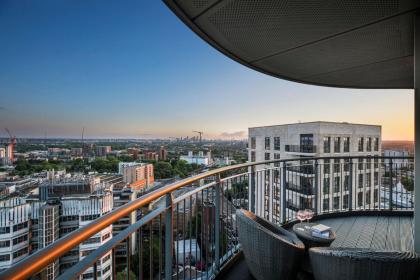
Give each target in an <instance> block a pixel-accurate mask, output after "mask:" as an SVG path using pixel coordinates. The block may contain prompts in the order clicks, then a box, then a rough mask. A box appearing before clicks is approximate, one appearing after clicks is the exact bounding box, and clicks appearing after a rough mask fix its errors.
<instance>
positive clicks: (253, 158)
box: [251, 151, 255, 162]
mask: <svg viewBox="0 0 420 280" xmlns="http://www.w3.org/2000/svg"><path fill="white" fill-rule="evenodd" d="M251 161H252V162H255V151H252V152H251Z"/></svg>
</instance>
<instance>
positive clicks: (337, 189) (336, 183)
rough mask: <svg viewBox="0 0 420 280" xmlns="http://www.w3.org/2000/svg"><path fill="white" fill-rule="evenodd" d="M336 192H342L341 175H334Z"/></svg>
mask: <svg viewBox="0 0 420 280" xmlns="http://www.w3.org/2000/svg"><path fill="white" fill-rule="evenodd" d="M334 192H335V193H338V192H340V177H339V176H336V177H334Z"/></svg>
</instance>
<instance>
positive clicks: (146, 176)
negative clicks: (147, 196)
mask: <svg viewBox="0 0 420 280" xmlns="http://www.w3.org/2000/svg"><path fill="white" fill-rule="evenodd" d="M118 173H119V174H121V175H122V176H123V180H124V182H126V183H127V184H129V187H130V188H132V189H134V190H143V189H145V188H150V187H152V186H153V183H154V181H155V180H154V172H153V164H148V163H140V162H120V163H119V164H118Z"/></svg>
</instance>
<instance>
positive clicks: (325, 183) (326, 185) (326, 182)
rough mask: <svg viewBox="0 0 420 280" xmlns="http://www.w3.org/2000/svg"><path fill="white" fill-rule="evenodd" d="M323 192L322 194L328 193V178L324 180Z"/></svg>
mask: <svg viewBox="0 0 420 280" xmlns="http://www.w3.org/2000/svg"><path fill="white" fill-rule="evenodd" d="M323 192H324V194H329V193H330V178H329V177H327V178H324V186H323Z"/></svg>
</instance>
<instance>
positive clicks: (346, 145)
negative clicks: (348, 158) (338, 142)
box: [343, 137, 350, 153]
mask: <svg viewBox="0 0 420 280" xmlns="http://www.w3.org/2000/svg"><path fill="white" fill-rule="evenodd" d="M343 149H344V150H343V152H344V153H349V152H350V137H344V138H343Z"/></svg>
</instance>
